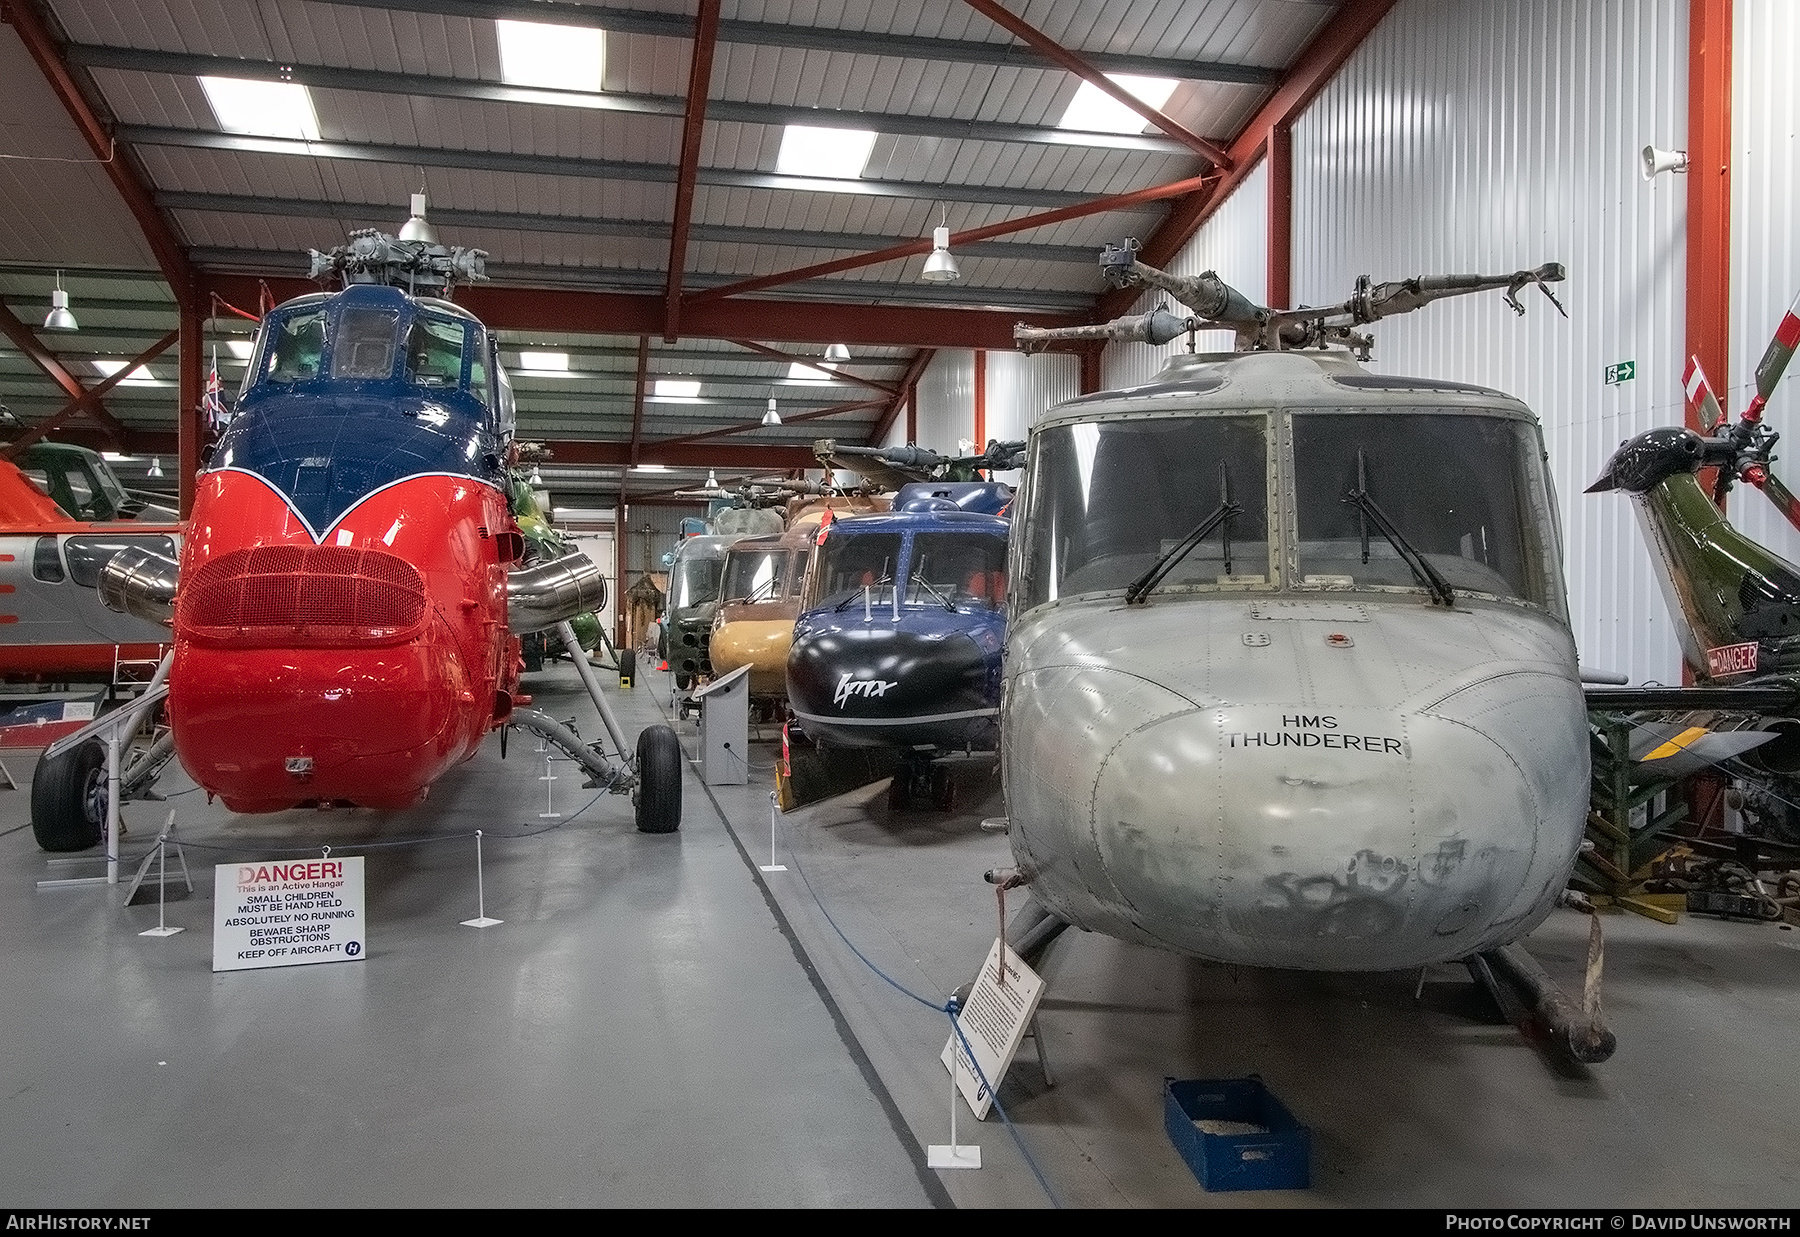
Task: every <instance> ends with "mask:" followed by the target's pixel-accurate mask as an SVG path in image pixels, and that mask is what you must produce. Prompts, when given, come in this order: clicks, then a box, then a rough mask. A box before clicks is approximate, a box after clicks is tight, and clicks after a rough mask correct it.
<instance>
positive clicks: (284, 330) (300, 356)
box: [265, 309, 325, 383]
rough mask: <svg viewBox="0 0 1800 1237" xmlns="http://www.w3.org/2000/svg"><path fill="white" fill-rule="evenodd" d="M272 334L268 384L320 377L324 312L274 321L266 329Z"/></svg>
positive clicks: (303, 312) (316, 310)
mask: <svg viewBox="0 0 1800 1237" xmlns="http://www.w3.org/2000/svg"><path fill="white" fill-rule="evenodd" d="M268 329H269V330H270V331H271V332H272V333H273V338H274V344H273V346H272V347H269V346H267V345H265V350H266V351H268V352H269V353H270V354H271V359H270V361H269V378H268V380H269V381H270V382H280V383H288V382H305V381H307V380H308V379H311V378H317V377H318V376H319V365H320V363H321V361H322V360H323V358H324V356H325V311H324V310H323V309H314V310H310V311H301V312H299V313H293V314H288V315H286V316H284V317H281V318H278V319H276V321H275V323H274V325H273V326H271V327H270V328H268Z"/></svg>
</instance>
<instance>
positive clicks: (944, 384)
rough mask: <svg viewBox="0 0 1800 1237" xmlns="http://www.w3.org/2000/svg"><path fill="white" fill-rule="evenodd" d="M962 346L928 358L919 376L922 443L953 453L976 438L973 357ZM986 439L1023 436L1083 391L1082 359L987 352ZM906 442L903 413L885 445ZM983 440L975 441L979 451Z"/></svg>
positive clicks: (920, 435)
mask: <svg viewBox="0 0 1800 1237" xmlns="http://www.w3.org/2000/svg"><path fill="white" fill-rule="evenodd" d="M976 355H977V354H976V353H974V352H972V351H970V350H968V349H966V348H954V349H946V350H945V351H942V352H939V353H938V354H937V355H936V356H934V357H933V358H932V359H931V364H930V365H928V366H926V367H925V373H924V376H923V377H921V378H920V379H919V386H918V392H917V394H916V395H915V397H914V398H916V399H917V400H918V402H919V416H918V419H919V441H918V445H919V446H921V447H929V448H931V449H932V450H933V451H942V452H945V453H954V452H955V451H956V450H957V449H958V447H959V446H960V445H961V443H962V442H963V441H964V440H968V441H970V442H973V441H974V439H975V357H976ZM981 355H982V356H984V357H985V359H986V363H987V428H986V438H992V439H999V440H1000V441H1001V442H1008V441H1011V440H1013V439H1017V438H1023V437H1025V433H1026V431H1027V430H1029V429H1030V428H1031V427H1032V426H1033V425H1035V424H1036V423H1037V420H1038V418H1039V417H1041V416H1042V415H1043V414H1044V410H1045V409H1046V408H1049V407H1050V406H1051V405H1052V404H1057V403H1060V402H1061V401H1063V400H1065V399H1073V398H1074V397H1075V396H1076V395H1078V394H1080V391H1081V360H1080V358H1079V357H1077V356H1075V355H1073V354H1072V353H1047V354H1045V355H1042V356H1030V357H1028V356H1025V355H1023V354H1022V353H1018V352H986V353H983V354H981ZM904 441H906V417H905V414H902V415H901V416H900V417H898V418H896V421H895V426H894V428H893V430H891V431H890V432H889V434H888V437H887V445H894V444H896V443H901V442H904ZM986 445H987V442H986V439H983V441H982V442H980V443H978V444H976V449H977V450H979V449H981V448H982V447H985V446H986Z"/></svg>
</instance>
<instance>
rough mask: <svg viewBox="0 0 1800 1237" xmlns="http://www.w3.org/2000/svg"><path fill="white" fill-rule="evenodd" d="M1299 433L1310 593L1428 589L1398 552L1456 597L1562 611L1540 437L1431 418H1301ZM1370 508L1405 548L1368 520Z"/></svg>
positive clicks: (1503, 422) (1482, 420)
mask: <svg viewBox="0 0 1800 1237" xmlns="http://www.w3.org/2000/svg"><path fill="white" fill-rule="evenodd" d="M1293 425H1294V471H1295V476H1294V502H1295V511H1296V517H1297V518H1296V526H1297V529H1298V534H1299V544H1298V546H1297V551H1298V562H1299V579H1298V581H1296V582H1297V583H1298V584H1299V585H1300V586H1301V587H1302V588H1305V587H1308V586H1311V587H1326V588H1331V587H1339V588H1347V587H1357V586H1369V585H1376V586H1399V587H1405V588H1423V587H1425V585H1424V584H1423V583H1422V582H1421V581H1420V580H1419V579H1418V578H1417V576H1416V575H1415V573H1414V571H1413V569H1412V568H1411V567H1409V566H1408V565H1407V562H1406V556H1405V555H1404V554H1403V553H1402V552H1401V546H1399V545H1396V544H1394V541H1395V540H1399V541H1400V542H1402V543H1403V544H1405V545H1410V546H1411V547H1412V548H1414V549H1416V550H1417V552H1418V553H1419V554H1421V555H1422V556H1423V557H1424V559H1425V561H1426V562H1427V563H1429V564H1430V565H1431V566H1432V567H1433V568H1435V569H1436V570H1437V572H1438V573H1439V574H1440V575H1441V576H1442V577H1443V579H1444V582H1445V583H1447V584H1448V585H1449V586H1450V587H1451V588H1452V589H1453V590H1458V591H1470V592H1478V593H1490V594H1493V595H1496V596H1500V597H1514V598H1519V599H1522V600H1525V601H1530V602H1534V603H1536V604H1538V605H1543V606H1552V607H1560V605H1561V601H1560V596H1561V593H1560V589H1558V588H1556V587H1555V586H1554V585H1553V584H1552V581H1553V580H1554V579H1555V578H1557V576H1558V574H1559V571H1560V568H1559V567H1558V565H1557V563H1556V560H1555V549H1554V545H1553V543H1552V542H1551V541H1550V540H1549V538H1550V536H1551V526H1550V525H1549V519H1550V518H1551V515H1550V513H1549V512H1548V511H1547V510H1544V507H1545V505H1546V504H1545V496H1546V493H1547V491H1546V489H1545V486H1544V482H1543V478H1542V472H1541V469H1540V467H1539V461H1538V454H1537V439H1536V435H1535V434H1534V433H1533V432H1532V427H1531V426H1530V425H1528V424H1526V423H1525V422H1522V421H1515V420H1510V419H1506V418H1502V417H1488V416H1477V415H1466V414H1456V413H1433V412H1431V411H1429V410H1421V411H1420V412H1416V413H1342V414H1340V413H1304V414H1301V413H1296V414H1295V415H1294V418H1293ZM1357 491H1361V492H1362V493H1363V494H1364V495H1365V496H1366V499H1365V504H1364V505H1359V504H1358V502H1357V500H1356V499H1355V497H1354V495H1355V493H1356V492H1357ZM1366 503H1373V504H1374V506H1375V507H1376V508H1377V509H1378V510H1379V512H1380V514H1381V515H1383V516H1385V517H1386V519H1387V522H1388V523H1389V524H1391V525H1392V527H1393V531H1394V532H1395V533H1396V534H1397V537H1396V538H1394V539H1390V538H1389V537H1388V536H1387V535H1385V534H1384V533H1383V532H1382V531H1381V529H1380V527H1379V524H1380V521H1378V520H1376V519H1374V518H1373V517H1372V516H1370V515H1368V514H1366V513H1365V509H1364V508H1365V505H1366ZM1365 530H1366V531H1365Z"/></svg>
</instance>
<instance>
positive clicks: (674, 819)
mask: <svg viewBox="0 0 1800 1237" xmlns="http://www.w3.org/2000/svg"><path fill="white" fill-rule="evenodd" d="M637 771H638V787H637V791H636V793H635V794H634V795H633V796H632V801H633V802H634V803H635V804H636V805H637V827H638V832H639V833H674V832H675V831H676V830H677V829H679V828H681V741H680V740H679V739H677V738H676V737H675V732H674V731H673V730H671V729H669V728H668V727H667V726H646V727H645V728H644V730H643V733H641V734H639V735H638V742H637Z"/></svg>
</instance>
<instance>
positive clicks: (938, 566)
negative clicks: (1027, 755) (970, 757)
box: [787, 481, 1012, 808]
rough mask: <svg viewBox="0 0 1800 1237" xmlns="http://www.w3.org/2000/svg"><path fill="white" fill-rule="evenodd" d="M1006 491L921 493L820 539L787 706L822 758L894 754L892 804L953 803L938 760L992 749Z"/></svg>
mask: <svg viewBox="0 0 1800 1237" xmlns="http://www.w3.org/2000/svg"><path fill="white" fill-rule="evenodd" d="M1011 501H1012V491H1011V490H1010V489H1009V488H1008V487H1007V486H1005V485H1002V484H999V483H997V482H969V481H963V482H942V481H938V482H931V481H927V482H920V483H916V484H912V485H907V486H904V487H902V488H901V490H900V492H899V493H898V494H897V495H896V498H895V506H896V510H895V511H894V512H892V513H890V514H883V515H870V516H858V517H855V518H853V519H846V520H837V521H833V522H832V523H830V524H828V525H826V526H825V527H824V529H823V530H822V531H821V532H820V534H819V537H818V540H817V543H816V544H815V546H814V548H813V552H812V562H811V566H810V569H809V571H808V574H807V586H806V593H805V597H804V599H803V601H802V606H803V609H802V612H801V614H800V617H799V619H798V621H796V623H795V624H794V642H793V646H792V648H791V649H790V651H789V653H788V670H787V675H788V703H789V707H790V708H791V709H792V710H793V712H794V714H795V716H796V717H797V718H798V719H799V720H800V723H801V726H802V727H803V728H804V729H805V731H806V733H807V735H808V736H810V737H811V738H813V739H814V740H816V741H818V742H820V743H821V744H822V745H826V746H831V747H861V748H889V749H898V750H899V751H900V752H901V753H902V761H901V767H900V769H899V771H898V772H896V774H895V775H894V781H893V784H892V788H891V789H890V791H889V803H890V805H891V806H894V807H904V806H906V805H907V804H908V803H910V802H912V801H913V799H915V798H923V797H924V796H925V795H927V794H929V795H930V796H931V798H932V800H933V801H934V802H935V803H936V804H937V805H938V806H939V807H945V808H947V807H949V806H951V804H952V802H953V801H954V796H955V783H954V781H953V780H952V778H951V776H950V773H949V770H948V768H947V766H945V765H944V764H942V763H940V762H939V761H938V758H939V757H941V756H944V755H945V754H947V753H951V752H961V753H974V752H983V753H991V752H993V751H995V750H996V746H997V741H998V737H999V727H998V716H999V712H1000V652H1001V648H1002V646H1003V645H1004V644H1005V641H1006V612H1005V606H1006V538H1007V533H1008V531H1009V529H1010V527H1011V524H1010V521H1008V520H1006V519H1004V518H1002V517H1001V515H1000V514H999V513H1000V512H1002V511H1005V510H1007V509H1008V507H1009V506H1010V504H1011Z"/></svg>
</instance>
